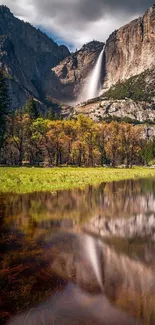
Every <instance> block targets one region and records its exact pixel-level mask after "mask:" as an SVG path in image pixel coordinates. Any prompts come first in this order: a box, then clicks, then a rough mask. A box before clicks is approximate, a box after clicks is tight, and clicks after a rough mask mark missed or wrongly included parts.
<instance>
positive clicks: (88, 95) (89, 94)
mask: <svg viewBox="0 0 155 325" xmlns="http://www.w3.org/2000/svg"><path fill="white" fill-rule="evenodd" d="M103 53H104V48H103V49H102V51H101V53H100V54H99V57H98V59H97V62H96V65H95V67H94V69H93V71H92V72H91V73H90V75H89V76H88V78H87V79H86V81H85V84H84V88H83V90H82V91H81V93H80V96H79V97H78V100H77V103H80V102H84V101H87V100H89V99H92V98H95V97H98V96H99V95H100V92H101V89H102V87H101V72H102V61H103Z"/></svg>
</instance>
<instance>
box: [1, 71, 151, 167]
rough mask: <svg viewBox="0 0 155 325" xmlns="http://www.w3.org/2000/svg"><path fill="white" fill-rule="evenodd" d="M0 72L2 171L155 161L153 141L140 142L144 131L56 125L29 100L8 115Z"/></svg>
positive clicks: (84, 122)
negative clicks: (7, 168) (6, 167)
mask: <svg viewBox="0 0 155 325" xmlns="http://www.w3.org/2000/svg"><path fill="white" fill-rule="evenodd" d="M9 102H10V101H9V95H8V89H7V85H6V83H5V77H4V75H3V72H2V70H0V164H1V165H3V166H5V165H6V166H43V167H47V166H49V167H53V166H79V167H82V166H86V167H87V166H88V167H89V166H91V167H93V166H94V167H95V166H105V165H109V166H112V167H116V166H120V165H124V166H126V167H132V166H133V165H149V164H153V163H154V159H155V139H154V138H152V139H151V140H150V139H149V140H148V139H147V138H146V136H144V133H145V132H144V125H143V126H142V125H133V124H132V123H125V122H122V123H119V122H117V121H112V122H110V123H106V122H104V121H101V122H100V123H97V122H94V121H93V120H92V119H90V118H88V117H86V116H84V115H79V116H78V117H77V119H71V120H69V119H68V120H61V119H60V118H59V119H56V117H55V115H54V114H53V112H52V108H50V109H49V110H48V111H47V112H46V114H45V113H44V114H43V113H41V112H40V111H39V110H38V108H37V104H36V101H35V100H34V99H33V98H32V97H30V98H29V100H28V101H27V103H26V104H25V106H24V107H22V108H21V109H18V110H16V111H13V110H12V109H11V108H10V104H9Z"/></svg>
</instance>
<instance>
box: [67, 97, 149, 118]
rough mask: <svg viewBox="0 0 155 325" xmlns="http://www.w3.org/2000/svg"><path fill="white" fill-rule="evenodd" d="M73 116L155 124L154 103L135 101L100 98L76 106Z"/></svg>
mask: <svg viewBox="0 0 155 325" xmlns="http://www.w3.org/2000/svg"><path fill="white" fill-rule="evenodd" d="M70 114H71V116H74V117H75V116H77V115H78V114H84V115H86V116H88V117H91V118H92V119H93V120H95V121H97V122H99V121H102V120H110V119H111V120H112V119H115V120H119V119H120V120H126V121H128V122H130V121H132V120H134V121H135V120H136V121H137V122H144V121H146V122H148V121H149V122H150V121H152V122H154V120H155V109H154V103H149V102H144V101H134V100H132V99H122V100H115V99H107V98H104V97H99V98H96V99H93V100H89V101H87V102H84V103H82V104H80V105H77V106H75V108H74V109H73V110H71V112H70Z"/></svg>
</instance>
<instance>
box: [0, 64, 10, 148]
mask: <svg viewBox="0 0 155 325" xmlns="http://www.w3.org/2000/svg"><path fill="white" fill-rule="evenodd" d="M8 105H9V97H8V87H7V84H6V81H5V78H4V74H3V71H2V69H1V68H0V149H1V148H2V145H3V141H4V135H5V131H6V115H7V111H8Z"/></svg>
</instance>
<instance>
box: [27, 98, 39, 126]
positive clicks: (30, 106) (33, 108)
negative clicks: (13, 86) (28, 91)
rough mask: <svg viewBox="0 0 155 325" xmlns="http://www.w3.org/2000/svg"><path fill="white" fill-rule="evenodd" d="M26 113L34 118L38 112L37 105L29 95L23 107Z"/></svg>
mask: <svg viewBox="0 0 155 325" xmlns="http://www.w3.org/2000/svg"><path fill="white" fill-rule="evenodd" d="M25 111H26V113H28V114H29V115H30V117H31V118H32V119H33V120H35V119H37V118H38V117H39V112H38V109H37V105H36V102H35V100H34V99H33V97H32V96H31V97H30V98H29V99H28V101H27V103H26V109H25Z"/></svg>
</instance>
